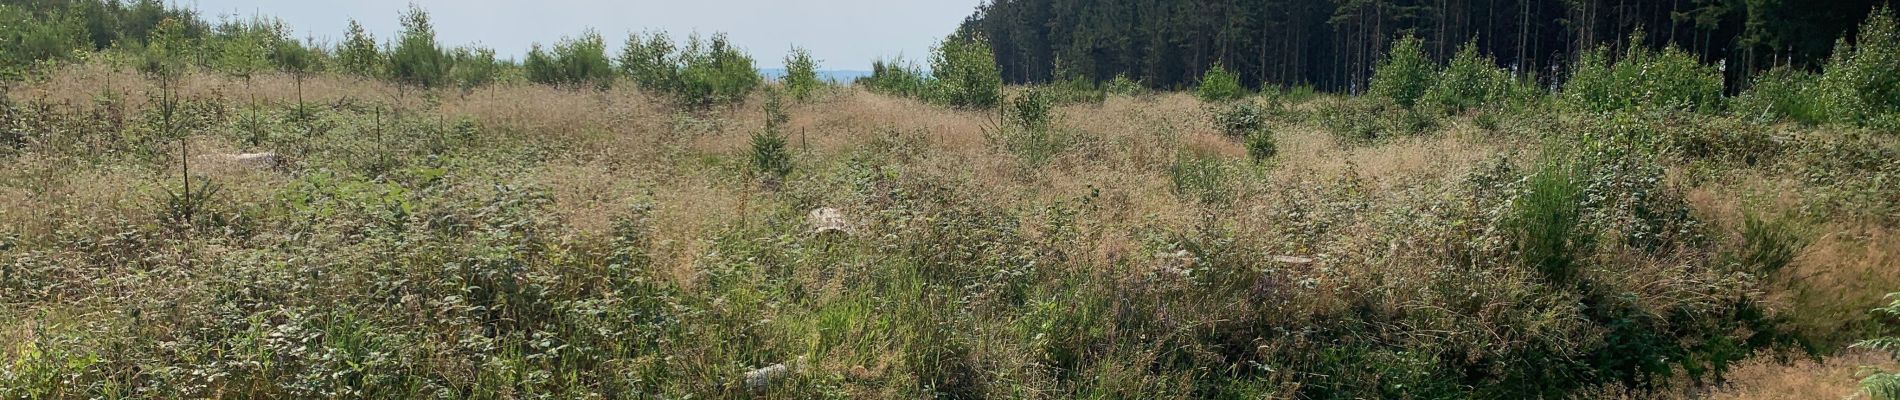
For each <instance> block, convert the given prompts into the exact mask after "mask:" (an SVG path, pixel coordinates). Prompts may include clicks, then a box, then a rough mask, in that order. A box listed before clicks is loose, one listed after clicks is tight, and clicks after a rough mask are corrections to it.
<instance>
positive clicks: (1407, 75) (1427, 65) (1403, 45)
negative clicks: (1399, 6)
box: [1368, 35, 1476, 110]
mask: <svg viewBox="0 0 1900 400" xmlns="http://www.w3.org/2000/svg"><path fill="white" fill-rule="evenodd" d="M1473 51H1476V50H1473ZM1437 75H1438V65H1437V64H1435V63H1433V62H1432V60H1431V59H1429V58H1426V57H1425V49H1424V42H1423V41H1421V40H1419V38H1418V37H1416V36H1410V35H1407V36H1405V37H1402V38H1399V39H1398V40H1397V41H1394V42H1392V48H1391V49H1390V50H1389V51H1387V52H1386V54H1385V58H1384V59H1382V60H1379V65H1378V66H1377V67H1375V68H1374V69H1373V70H1372V83H1371V84H1369V86H1368V87H1369V88H1370V92H1369V93H1370V94H1371V95H1373V96H1379V97H1384V98H1387V99H1391V100H1392V103H1393V104H1397V105H1398V106H1399V107H1401V108H1404V109H1408V110H1410V109H1412V108H1413V107H1414V106H1417V105H1418V102H1419V99H1421V98H1423V97H1425V91H1426V90H1429V89H1431V88H1432V86H1433V85H1435V84H1436V83H1435V82H1434V80H1436V79H1437Z"/></svg>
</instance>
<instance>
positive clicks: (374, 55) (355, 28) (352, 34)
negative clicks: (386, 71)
mask: <svg viewBox="0 0 1900 400" xmlns="http://www.w3.org/2000/svg"><path fill="white" fill-rule="evenodd" d="M336 63H337V68H338V69H339V70H341V71H342V72H344V73H348V74H352V75H356V76H360V77H366V78H368V77H377V76H381V75H382V73H383V68H384V66H385V65H386V63H387V59H385V58H384V55H383V53H382V51H381V50H379V49H378V48H377V46H376V36H375V35H372V34H370V33H369V32H368V31H366V30H364V29H363V24H362V23H359V22H356V20H354V19H352V20H350V27H349V30H348V31H345V32H344V33H343V43H338V44H337V48H336Z"/></svg>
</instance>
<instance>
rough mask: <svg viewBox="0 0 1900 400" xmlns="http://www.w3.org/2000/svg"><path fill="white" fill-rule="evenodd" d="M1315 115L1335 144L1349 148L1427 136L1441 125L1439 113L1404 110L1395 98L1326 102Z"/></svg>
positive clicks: (1361, 98) (1360, 98) (1365, 97)
mask: <svg viewBox="0 0 1900 400" xmlns="http://www.w3.org/2000/svg"><path fill="white" fill-rule="evenodd" d="M1314 114H1315V115H1314V116H1313V118H1315V119H1317V120H1318V124H1319V126H1320V127H1321V128H1325V129H1326V131H1327V132H1328V133H1331V134H1332V136H1333V139H1334V141H1336V142H1338V143H1341V144H1347V145H1366V144H1373V143H1376V142H1379V141H1381V140H1384V139H1387V138H1392V137H1399V136H1409V135H1418V134H1423V133H1427V132H1430V131H1431V130H1432V129H1434V128H1437V127H1438V122H1439V121H1438V118H1437V113H1435V112H1429V111H1425V110H1420V109H1416V108H1404V107H1400V106H1399V105H1398V104H1397V103H1394V102H1393V101H1392V100H1391V99H1388V98H1384V97H1377V96H1360V97H1350V98H1337V99H1331V100H1326V101H1324V102H1322V103H1321V104H1320V105H1319V107H1318V109H1316V110H1315V111H1314Z"/></svg>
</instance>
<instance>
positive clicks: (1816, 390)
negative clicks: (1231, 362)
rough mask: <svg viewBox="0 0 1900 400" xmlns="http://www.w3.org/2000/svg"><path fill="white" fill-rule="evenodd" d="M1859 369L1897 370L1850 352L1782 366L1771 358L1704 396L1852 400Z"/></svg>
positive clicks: (1740, 370)
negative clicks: (1872, 367)
mask: <svg viewBox="0 0 1900 400" xmlns="http://www.w3.org/2000/svg"><path fill="white" fill-rule="evenodd" d="M1862 366H1879V367H1882V368H1887V369H1893V368H1895V367H1900V362H1896V361H1895V360H1893V359H1892V358H1890V357H1886V356H1882V355H1879V354H1874V353H1866V352H1852V353H1845V354H1841V355H1839V356H1835V357H1830V358H1828V359H1826V360H1822V361H1819V362H1816V361H1813V360H1806V359H1803V360H1795V361H1792V362H1787V363H1782V362H1776V361H1775V360H1770V359H1761V360H1755V361H1750V362H1748V363H1745V364H1743V365H1741V366H1738V367H1736V368H1735V370H1734V375H1731V376H1730V377H1729V382H1730V384H1729V385H1728V386H1727V387H1723V388H1719V389H1716V390H1714V391H1712V392H1710V393H1708V394H1707V395H1706V397H1704V398H1707V399H1710V400H1781V399H1817V400H1819V399H1829V400H1831V399H1852V398H1865V396H1862V395H1860V393H1859V390H1860V385H1859V382H1860V379H1859V378H1858V377H1857V376H1855V374H1856V373H1858V371H1859V370H1860V368H1861V367H1862Z"/></svg>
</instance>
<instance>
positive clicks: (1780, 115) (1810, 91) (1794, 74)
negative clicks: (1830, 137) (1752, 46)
mask: <svg viewBox="0 0 1900 400" xmlns="http://www.w3.org/2000/svg"><path fill="white" fill-rule="evenodd" d="M1820 84H1821V77H1820V76H1819V75H1816V74H1814V73H1812V72H1808V71H1803V70H1800V69H1795V68H1789V67H1776V68H1774V69H1770V70H1768V71H1767V72H1763V73H1762V74H1761V75H1759V76H1756V77H1755V79H1754V81H1752V82H1750V83H1749V85H1748V90H1747V91H1745V92H1742V94H1741V96H1737V97H1735V99H1734V100H1732V101H1730V103H1729V111H1730V112H1731V113H1733V114H1734V115H1735V116H1738V117H1742V118H1748V119H1750V120H1755V121H1767V122H1772V121H1783V120H1786V121H1794V122H1799V123H1803V124H1816V123H1820V122H1823V121H1825V120H1826V118H1827V115H1826V114H1825V112H1826V110H1825V109H1824V108H1823V107H1822V103H1821V102H1822V101H1825V99H1826V98H1825V95H1824V94H1823V93H1822V92H1821V90H1820V89H1819V88H1820Z"/></svg>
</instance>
